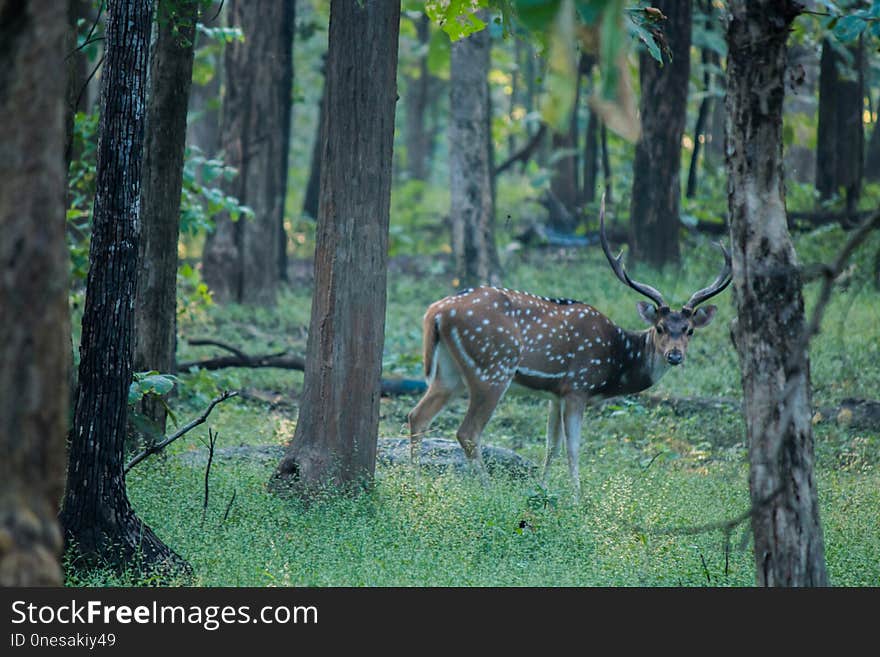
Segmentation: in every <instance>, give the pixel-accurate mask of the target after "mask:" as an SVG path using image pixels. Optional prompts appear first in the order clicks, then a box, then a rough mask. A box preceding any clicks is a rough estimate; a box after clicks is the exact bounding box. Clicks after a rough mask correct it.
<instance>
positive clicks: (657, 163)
mask: <svg viewBox="0 0 880 657" xmlns="http://www.w3.org/2000/svg"><path fill="white" fill-rule="evenodd" d="M655 7H656V8H657V9H659V10H660V11H662V12H663V13H664V14H666V16H667V17H668V18H667V20H666V21H665V22H664V23H663V30H664V34H665V37H666V41H667V43H668V44H669V48H670V51H671V53H672V59H671V60H669V59H668V58H667V57H666V55H665V54H664V60H665V62H664V65H663V66H662V67H661V66H660V65H659V64H658V63H657V62H656V61H655V60H654V59H653V58H652V57H651V56H650V55H649V54H648V53H646V52H642V53H640V55H639V79H640V81H641V89H642V96H641V102H640V112H641V117H642V135H641V137H640V138H639V141H638V143H637V144H636V154H635V161H634V163H633V186H632V203H631V205H630V247H631V248H632V253H633V256H634V257H635V258H636V259H638V260H642V261H644V262H647V263H649V264H651V265H652V266H654V267H660V266H662V265H665V264H667V263H677V262H678V260H679V257H680V253H679V246H678V234H679V227H680V225H681V224H680V221H679V209H680V204H681V185H680V181H679V178H680V170H681V138H682V135H683V134H684V125H685V120H686V119H687V93H688V78H689V75H690V47H691V3H690V2H681V1H680V0H663V1H662V2H657V3H655Z"/></svg>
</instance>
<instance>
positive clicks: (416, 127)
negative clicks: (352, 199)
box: [404, 14, 431, 180]
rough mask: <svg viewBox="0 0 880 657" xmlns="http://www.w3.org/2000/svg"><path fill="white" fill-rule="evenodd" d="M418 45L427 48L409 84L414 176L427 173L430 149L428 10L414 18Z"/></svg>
mask: <svg viewBox="0 0 880 657" xmlns="http://www.w3.org/2000/svg"><path fill="white" fill-rule="evenodd" d="M415 24H416V33H417V35H418V41H419V46H420V47H421V48H422V49H423V50H424V52H423V53H422V54H421V56H420V57H419V76H418V77H417V78H416V77H413V78H410V79H408V80H407V84H406V96H405V101H404V102H405V106H404V107H405V109H406V169H407V172H408V173H409V177H410V178H412V179H414V180H425V179H427V177H428V150H429V148H430V144H429V143H428V138H429V137H430V134H429V132H428V130H427V126H426V124H425V115H426V109H427V107H428V92H429V90H430V85H431V77H430V73H429V72H428V39H429V37H430V26H431V21H430V19H429V18H428V16H427V15H426V14H421V15H420V16H419V18H418V19H416V20H415Z"/></svg>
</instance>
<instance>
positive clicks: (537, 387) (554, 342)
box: [408, 197, 731, 495]
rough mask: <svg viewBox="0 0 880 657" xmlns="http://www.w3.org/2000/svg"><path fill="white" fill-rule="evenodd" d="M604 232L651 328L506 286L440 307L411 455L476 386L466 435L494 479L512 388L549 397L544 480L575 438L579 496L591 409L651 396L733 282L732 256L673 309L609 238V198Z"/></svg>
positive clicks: (474, 458) (413, 421)
mask: <svg viewBox="0 0 880 657" xmlns="http://www.w3.org/2000/svg"><path fill="white" fill-rule="evenodd" d="M599 227H600V228H599V236H600V241H601V243H602V249H603V251H604V252H605V256H606V257H607V258H608V262H609V264H610V265H611V269H612V271H614V273H615V274H616V276H617V278H618V279H620V281H622V282H623V283H624V284H626V285H627V286H629V287H630V288H632V289H633V290H635V291H636V292H638V293H640V294H642V295H644V296H646V297H647V298H648V299H650V302H646V301H640V302H638V304H637V306H636V307H637V310H638V314H639V317H641V318H642V320H644V321H645V322H646V323H647V324H648V325H649V326H648V328H647V329H646V330H643V331H628V330H626V329H623V328H621V327H619V326H617V325H616V324H614V322H612V321H611V320H610V319H608V318H607V317H606V316H605V315H603V314H602V313H600V312H599V311H598V310H596V309H595V308H593V307H592V306H589V305H587V304H585V303H581V302H579V301H573V300H571V299H550V298H547V297H541V296H535V295H533V294H529V293H526V292H517V291H515V290H508V289H505V288H496V287H477V288H474V289H469V290H465V291H463V292H460V293H458V294H456V295H454V296H449V297H446V298H445V299H441V300H439V301H437V302H435V303H433V304H432V305H431V306H430V307H429V308H428V310H427V312H426V313H425V317H424V320H423V338H424V365H425V376H426V377H427V382H428V390H427V392H426V393H425V395H424V397H422V399H421V400H420V401H419V403H418V404H417V405H416V407H415V408H414V409H413V410H412V411H411V412H410V413H409V416H408V420H409V431H410V441H411V457H412V460H413V462H414V463H415V464H417V463H418V461H419V454H420V448H421V436H422V434H423V433H424V431H425V430H426V429H427V428H428V426H429V424H430V423H431V421H432V420H433V419H434V417H436V415H437V414H438V413H439V412H440V411H441V410H442V409H443V407H444V406H445V405H446V404H447V403H448V402H449V400H450V399H452V397H453V396H454V395H456V394H457V393H459V392H462V391H463V388H464V387H465V386H466V387H467V389H468V393H469V401H468V408H467V412H466V414H465V417H464V420H463V421H462V423H461V426H460V427H459V429H458V432H457V434H456V435H457V438H458V441H459V443H460V444H461V446H462V448H463V449H464V452H465V454H466V455H467V458H468V459H469V461H470V463H471V464H472V466H473V467H474V469H476V470H477V472H478V473H479V474H480V476H481V477H482V478H483V480H484V481H485V474H484V472H485V471H484V468H483V462H482V456H481V454H480V449H479V445H480V434H481V433H482V431H483V428H484V427H485V426H486V423H487V422H488V421H489V419H490V418H491V416H492V413H493V412H494V410H495V407H496V406H497V405H498V402H499V401H500V400H501V398H502V397H503V396H504V393H505V392H506V391H507V389H508V388H509V387H510V385H511V384H516V385H518V386H522V387H524V388H527V389H530V390H533V391H537V392H541V393H547V394H549V397H550V413H549V417H548V419H547V451H546V456H545V459H544V471H543V478H544V481H545V482H546V480H547V476H548V473H549V470H550V463H551V461H552V460H553V457H554V456H555V455H556V453H557V452H558V451H559V448H560V445H561V443H562V438H563V436H564V437H565V439H566V449H567V453H568V469H569V474H570V476H571V480H572V485H573V487H574V492H575V495H577V494H578V493H579V489H580V477H579V472H578V455H579V448H580V438H581V422H582V418H583V413H584V409H585V407H586V405H587V404H588V403H592V402H595V401H598V400H603V399H608V398H610V397H615V396H618V395H627V394H634V393H637V392H641V391H642V390H645V389H647V388H650V387H651V386H652V385H654V384H655V383H657V382H658V381H659V380H660V378H661V377H662V376H663V375H664V374H665V373H666V371H667V370H668V369H670V367H672V366H676V365H681V364H682V363H683V362H684V359H685V353H686V351H687V346H688V341H689V340H690V338H691V336H692V335H693V332H694V329H697V328H702V327H704V326H706V325H708V324H709V322H711V321H712V318H713V317H714V316H715V311H716V309H717V308H716V306H714V305H708V306H704V307H701V308H698V307H697V306H699V305H700V304H701V303H703V302H704V301H706V300H708V299H710V298H712V297H714V296H715V295H717V294H719V293H720V292H722V291H723V290H724V289H725V288H726V287H727V286H728V285H729V283H730V281H731V264H730V254H729V253H728V251H727V250H726V249H725V248H724V246H723V245H722V244H721V243H719V244H718V246H719V247H720V248H721V251H722V253H723V254H724V266H723V268H722V270H721V273H720V274H719V275H718V277H717V278H716V279H715V281H714V282H713V283H712V284H711V285H709V286H708V287H706V288H703V289H701V290H698V291H697V292H695V293H694V294H693V296H691V298H690V299H689V300H688V302H687V303H686V304H684V306H683V307H682V308H681V310H672V309H671V308H670V307H669V305H668V304H667V303H666V302H665V301H664V300H663V296H662V295H661V294H660V292H658V291H657V290H656V289H655V288H653V287H651V286H649V285H645V284H644V283H639V282H638V281H635V280H633V279H632V278H631V277H630V276H629V274H627V272H626V270H625V269H624V267H623V263H622V254H620V255H618V256H617V257H614V256H613V255H612V253H611V248H610V247H609V245H608V239H607V237H606V235H605V199H604V197H603V199H602V203H601V209H600V212H599Z"/></svg>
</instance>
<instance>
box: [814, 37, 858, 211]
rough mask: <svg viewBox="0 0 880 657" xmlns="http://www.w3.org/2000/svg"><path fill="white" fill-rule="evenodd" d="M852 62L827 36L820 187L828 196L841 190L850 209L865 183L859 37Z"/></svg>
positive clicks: (818, 163)
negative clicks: (842, 54) (835, 48)
mask: <svg viewBox="0 0 880 657" xmlns="http://www.w3.org/2000/svg"><path fill="white" fill-rule="evenodd" d="M849 51H850V53H851V54H852V56H853V62H852V66H851V67H849V70H848V71H847V70H846V65H845V63H844V61H843V58H842V57H841V56H840V55H838V54H837V53H836V52H835V51H834V46H832V45H831V43H830V42H829V41H828V40H827V39H826V40H825V41H824V42H823V43H822V60H821V63H820V72H819V127H818V131H817V139H816V190H817V191H818V192H819V198H820V199H822V200H825V199H828V198H830V197H832V196H833V195H835V194H837V193H838V192H841V193H843V194H844V195H845V197H846V209H847V212H848V213H853V212H855V211H856V206H857V205H858V200H859V195H860V192H861V187H862V172H863V162H862V157H863V156H862V153H863V152H864V127H863V125H862V111H863V98H864V91H865V84H864V73H863V63H862V59H863V56H864V47H863V44H862V39H861V38H859V40H858V42H857V45H855V46H852V47H850V48H849Z"/></svg>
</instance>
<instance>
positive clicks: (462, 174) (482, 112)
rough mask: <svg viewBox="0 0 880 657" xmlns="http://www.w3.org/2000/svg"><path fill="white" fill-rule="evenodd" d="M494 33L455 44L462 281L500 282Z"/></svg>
mask: <svg viewBox="0 0 880 657" xmlns="http://www.w3.org/2000/svg"><path fill="white" fill-rule="evenodd" d="M489 50H490V38H489V33H488V31H487V30H481V31H480V32H476V33H474V34H471V35H470V36H468V37H465V38H464V39H461V40H460V41H456V42H455V43H453V44H452V60H451V65H450V85H449V86H450V100H449V103H450V124H449V170H450V194H451V209H450V214H451V219H452V252H453V255H454V258H455V271H456V277H457V278H458V280H459V285H460V286H462V287H469V286H474V285H478V284H480V283H490V282H493V281H495V279H496V277H497V275H498V271H499V269H500V267H499V265H498V252H497V249H496V247H495V228H494V223H495V220H494V216H493V214H492V179H491V177H492V176H491V174H492V172H491V171H490V170H489V166H490V161H489V159H490V157H489V136H488V135H487V134H486V131H487V128H488V125H489V116H488V113H489V87H488V85H487V83H486V80H487V78H488V75H489Z"/></svg>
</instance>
